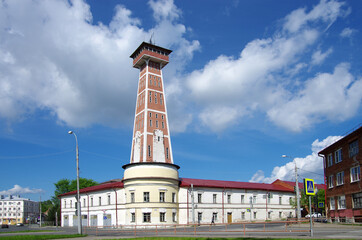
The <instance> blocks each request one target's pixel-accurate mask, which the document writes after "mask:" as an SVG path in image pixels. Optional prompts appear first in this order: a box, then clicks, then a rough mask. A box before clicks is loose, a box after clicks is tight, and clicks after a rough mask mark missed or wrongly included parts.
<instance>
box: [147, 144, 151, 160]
mask: <svg viewBox="0 0 362 240" xmlns="http://www.w3.org/2000/svg"><path fill="white" fill-rule="evenodd" d="M148 156H149V157H151V145H148Z"/></svg>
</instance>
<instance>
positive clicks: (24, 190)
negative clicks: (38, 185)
mask: <svg viewBox="0 0 362 240" xmlns="http://www.w3.org/2000/svg"><path fill="white" fill-rule="evenodd" d="M42 192H44V191H43V190H42V189H35V188H33V189H30V188H29V187H21V186H19V185H17V184H15V185H14V187H13V188H11V189H8V190H4V191H0V194H1V195H16V194H35V193H42Z"/></svg>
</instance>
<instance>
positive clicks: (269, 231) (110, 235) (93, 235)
mask: <svg viewBox="0 0 362 240" xmlns="http://www.w3.org/2000/svg"><path fill="white" fill-rule="evenodd" d="M37 229H39V227H38V226H31V227H28V226H24V227H15V226H10V228H9V229H6V228H5V229H0V233H1V234H0V237H3V236H10V235H20V233H8V234H7V233H6V232H9V231H23V230H37ZM41 230H52V231H54V230H56V229H55V227H42V228H41ZM175 230H176V235H175ZM243 230H244V228H243V226H242V225H240V224H232V225H226V226H225V225H217V226H210V225H202V226H197V227H195V228H194V227H185V228H184V227H176V229H175V228H167V229H159V228H158V229H157V232H156V230H155V229H144V230H137V232H136V234H135V232H134V231H133V230H132V229H128V230H127V229H124V230H119V229H106V230H104V229H97V230H95V229H94V230H90V229H84V232H85V233H86V234H88V236H87V237H83V238H79V239H83V240H90V239H121V238H133V237H148V236H159V237H161V236H162V237H167V236H170V237H171V236H173V237H174V236H177V237H182V236H187V237H193V236H195V237H244V236H245V237H259V238H262V237H268V238H270V237H275V238H280V237H281V238H283V237H288V238H310V232H309V224H299V225H298V224H296V225H289V226H287V231H286V232H285V224H283V223H267V224H266V226H265V230H266V232H264V224H247V225H246V226H245V230H246V232H245V235H244V232H243ZM282 231H284V232H282ZM313 232H314V238H323V239H341V238H349V239H362V226H352V225H339V224H325V223H316V224H315V225H314V228H313ZM75 233H77V228H60V227H59V228H58V231H54V232H48V233H45V232H38V233H21V234H31V235H38V234H75ZM77 239H78V238H77Z"/></svg>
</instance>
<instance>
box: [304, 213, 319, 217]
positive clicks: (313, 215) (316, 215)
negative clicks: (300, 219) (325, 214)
mask: <svg viewBox="0 0 362 240" xmlns="http://www.w3.org/2000/svg"><path fill="white" fill-rule="evenodd" d="M305 217H306V218H309V217H310V214H307V215H305ZM320 217H322V214H320V213H312V218H320Z"/></svg>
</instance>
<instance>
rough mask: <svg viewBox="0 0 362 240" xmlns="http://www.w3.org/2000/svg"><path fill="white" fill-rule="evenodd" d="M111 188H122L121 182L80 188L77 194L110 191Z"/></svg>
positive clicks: (65, 194)
mask: <svg viewBox="0 0 362 240" xmlns="http://www.w3.org/2000/svg"><path fill="white" fill-rule="evenodd" d="M112 188H123V182H111V183H105V184H99V185H95V186H92V187H87V188H82V189H80V190H79V192H80V193H88V192H95V191H101V190H106V189H112ZM76 193H77V191H72V192H67V193H64V194H60V195H59V196H58V197H62V196H68V195H75V194H76Z"/></svg>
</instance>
